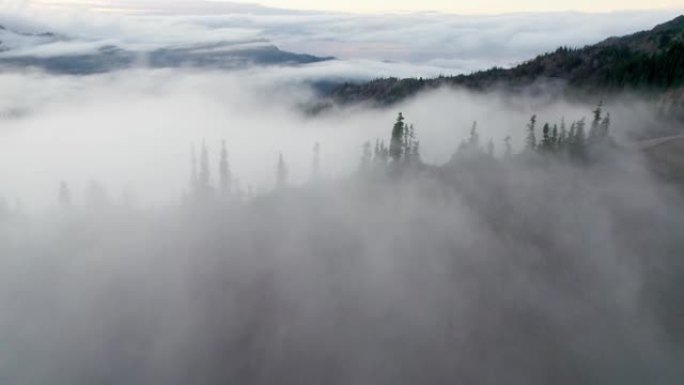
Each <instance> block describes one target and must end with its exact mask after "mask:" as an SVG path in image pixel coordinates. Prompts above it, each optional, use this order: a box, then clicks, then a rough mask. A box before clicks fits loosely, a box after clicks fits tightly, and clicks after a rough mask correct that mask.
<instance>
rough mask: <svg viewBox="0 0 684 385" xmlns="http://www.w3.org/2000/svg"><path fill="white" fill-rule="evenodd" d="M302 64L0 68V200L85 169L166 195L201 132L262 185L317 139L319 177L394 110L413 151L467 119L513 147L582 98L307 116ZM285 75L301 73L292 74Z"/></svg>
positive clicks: (447, 153)
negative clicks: (414, 140) (413, 139)
mask: <svg viewBox="0 0 684 385" xmlns="http://www.w3.org/2000/svg"><path fill="white" fill-rule="evenodd" d="M307 71H312V70H311V69H301V70H299V71H298V70H297V69H296V68H279V67H275V68H262V69H252V70H246V71H242V72H236V73H222V72H215V73H211V72H193V71H177V70H138V71H122V72H117V73H112V74H106V75H98V76H89V77H78V76H76V77H70V76H50V75H45V74H41V73H23V74H22V73H6V74H2V75H0V85H1V86H2V87H1V88H0V89H1V91H0V102H1V103H2V105H3V107H4V109H5V111H7V112H8V117H7V118H6V119H4V120H3V121H2V125H1V126H0V139H1V140H0V164H2V165H3V166H2V167H0V180H2V181H3V182H2V184H1V185H0V191H1V193H2V195H4V196H5V197H7V199H9V200H11V201H14V200H16V199H20V200H22V201H24V202H25V203H26V204H27V205H28V206H40V207H45V206H49V205H54V204H55V203H56V201H55V189H56V186H57V185H58V183H59V182H60V181H62V180H63V181H66V182H68V183H69V184H70V185H73V186H72V187H73V188H74V189H75V193H76V194H75V195H76V197H77V198H78V194H79V193H80V191H83V189H84V188H85V187H86V186H87V185H88V184H89V183H90V181H92V180H98V179H101V182H102V183H105V184H106V185H107V186H108V187H109V189H111V193H113V194H114V195H115V196H119V195H120V194H121V191H123V190H127V191H129V192H131V193H133V194H134V195H135V196H136V198H137V199H138V200H140V201H141V202H142V203H146V204H159V203H169V202H174V201H177V200H178V199H179V197H180V195H181V194H182V192H183V190H184V188H185V187H186V186H187V180H188V179H187V178H188V177H189V175H190V164H191V148H192V146H193V145H194V146H195V147H196V149H197V150H199V146H200V145H201V143H202V142H205V143H206V144H207V146H208V148H209V151H210V157H211V163H212V171H215V170H213V169H214V168H215V166H216V164H217V162H218V155H219V144H220V142H221V140H226V142H227V149H228V151H229V158H230V163H231V168H232V171H233V174H234V175H235V176H236V177H237V178H239V179H240V182H241V184H242V185H243V187H244V188H247V187H248V186H251V187H252V188H253V189H255V190H259V191H262V192H263V191H268V190H270V189H271V188H272V187H273V184H274V181H275V164H276V161H277V156H278V154H279V153H283V155H284V156H285V158H286V160H287V163H288V165H289V166H290V167H289V168H290V171H291V172H290V174H291V175H290V178H291V181H293V182H294V183H301V182H304V181H306V180H307V179H308V178H309V175H310V163H311V159H312V147H313V145H314V144H315V143H316V142H319V143H320V145H321V147H322V165H321V167H322V169H323V171H324V174H325V176H326V177H329V178H333V179H334V178H339V177H342V176H345V175H348V174H349V173H350V172H352V171H354V170H356V169H357V168H358V166H359V159H360V156H361V147H362V145H363V143H364V142H366V141H368V140H370V141H375V140H376V139H382V140H385V141H388V140H389V137H388V133H389V132H390V131H391V127H392V124H393V122H394V118H395V117H396V114H397V113H398V112H399V111H401V112H403V113H404V114H405V115H406V116H407V117H408V120H409V122H410V123H413V124H414V125H415V126H416V130H417V133H418V135H419V137H420V140H421V145H422V147H423V148H424V151H423V157H424V160H425V161H426V162H428V163H432V164H442V163H445V162H446V161H447V160H449V158H450V157H451V155H452V154H453V152H454V151H455V150H456V148H457V147H458V144H459V142H460V141H461V140H463V139H465V138H466V137H467V136H468V134H469V131H470V126H471V125H472V122H473V121H477V122H478V124H479V125H480V128H481V130H482V133H481V135H482V136H483V140H484V141H487V140H489V139H492V140H493V141H494V142H495V144H496V145H497V146H498V151H499V152H501V151H503V139H504V138H505V137H507V136H511V137H512V138H513V145H514V147H517V148H518V149H520V148H522V145H523V139H524V136H525V124H526V122H527V120H528V119H529V116H531V115H532V114H538V115H539V119H540V121H549V122H559V121H560V120H561V119H562V118H566V120H568V121H570V120H574V119H579V118H581V117H583V116H586V115H588V113H590V112H591V108H592V107H591V105H589V104H587V105H576V104H571V103H568V102H564V101H562V100H547V99H546V98H545V97H543V96H541V97H540V96H537V97H532V96H530V97H526V98H511V97H510V96H505V95H501V94H498V93H496V92H493V93H488V94H470V93H467V92H465V91H459V90H447V89H441V90H436V91H434V92H431V93H427V94H422V95H421V96H420V97H419V98H416V99H413V100H409V101H407V102H405V103H403V104H401V105H398V106H394V107H392V108H390V109H386V110H379V109H368V108H364V107H363V106H356V107H349V108H334V109H331V110H329V111H326V113H323V114H320V115H319V116H316V117H311V116H309V115H308V114H307V113H306V112H305V111H306V109H305V108H304V106H306V105H308V104H311V103H314V102H315V101H316V100H317V99H316V98H317V96H316V94H315V93H314V92H313V91H312V90H310V89H309V88H308V87H307V86H306V85H305V84H304V83H303V82H304V79H306V77H307V76H310V75H309V74H308V73H307ZM314 71H315V70H314ZM294 75H296V76H299V78H300V80H292V79H293V78H294ZM295 79H296V78H295ZM614 104H615V105H614V106H609V107H612V110H613V115H614V117H613V119H614V121H615V126H616V127H618V129H617V130H616V132H615V134H616V135H617V137H618V138H619V137H620V136H621V134H622V133H623V132H624V131H627V130H629V129H632V130H634V129H638V128H640V127H647V126H650V125H653V124H654V121H655V117H654V116H653V114H652V113H651V111H650V110H648V108H649V107H648V104H646V103H644V102H640V101H638V100H632V101H629V102H621V103H614ZM214 176H216V175H214Z"/></svg>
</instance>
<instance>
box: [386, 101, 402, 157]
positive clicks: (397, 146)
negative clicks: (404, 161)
mask: <svg viewBox="0 0 684 385" xmlns="http://www.w3.org/2000/svg"><path fill="white" fill-rule="evenodd" d="M405 130H406V125H405V124H404V115H402V113H401V112H400V113H399V115H398V116H397V121H396V123H394V127H393V128H392V139H391V140H390V147H389V156H390V158H392V160H393V161H394V162H398V161H399V160H400V159H401V156H402V151H403V149H404V143H403V140H404V131H405Z"/></svg>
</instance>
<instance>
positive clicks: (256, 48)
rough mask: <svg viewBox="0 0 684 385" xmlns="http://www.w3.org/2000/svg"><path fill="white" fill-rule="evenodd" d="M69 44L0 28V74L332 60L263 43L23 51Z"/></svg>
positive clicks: (60, 38)
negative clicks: (35, 70)
mask: <svg viewBox="0 0 684 385" xmlns="http://www.w3.org/2000/svg"><path fill="white" fill-rule="evenodd" d="M70 41H71V39H70V38H69V37H67V36H61V35H57V34H54V33H51V32H42V33H33V32H31V33H28V32H18V31H13V30H10V29H8V28H6V27H4V26H2V25H0V70H2V69H6V70H15V69H25V68H38V69H41V70H44V71H47V72H50V73H57V74H70V75H88V74H95V73H104V72H109V71H115V70H121V69H127V68H136V67H144V68H179V67H184V68H186V67H187V68H210V69H223V70H226V69H240V68H245V67H247V66H250V65H295V64H308V63H316V62H321V61H326V60H332V59H334V58H332V57H318V56H314V55H308V54H300V53H293V52H288V51H283V50H281V49H279V48H278V47H276V46H275V45H273V44H271V43H269V42H268V41H267V40H264V39H251V40H245V41H213V42H206V43H193V44H187V45H170V46H165V47H158V48H153V49H146V50H133V49H127V48H123V47H119V46H117V45H112V44H102V45H99V46H96V48H94V49H91V50H89V51H88V50H85V51H83V52H69V53H63V54H58V53H55V54H32V53H31V50H30V49H29V50H28V51H26V50H25V49H26V48H27V47H28V48H33V49H36V48H42V47H49V45H50V44H53V43H56V42H62V43H63V42H67V43H68V42H70ZM22 49H24V50H22Z"/></svg>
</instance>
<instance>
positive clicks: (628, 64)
mask: <svg viewBox="0 0 684 385" xmlns="http://www.w3.org/2000/svg"><path fill="white" fill-rule="evenodd" d="M540 83H544V84H545V85H548V84H552V85H554V86H555V87H556V89H558V90H561V91H562V92H564V93H578V92H579V93H584V92H597V91H598V92H602V93H610V92H618V91H623V90H629V89H634V90H640V91H655V92H663V91H672V90H675V89H678V88H679V87H682V86H684V15H683V16H679V17H677V18H675V19H673V20H671V21H669V22H667V23H664V24H660V25H658V26H656V27H655V28H653V29H652V30H650V31H642V32H637V33H634V34H631V35H627V36H623V37H611V38H609V39H606V40H604V41H602V42H600V43H598V44H595V45H589V46H585V47H583V48H568V47H561V48H558V49H557V50H556V51H554V52H551V53H547V54H543V55H540V56H537V57H536V58H534V59H532V60H529V61H527V62H524V63H522V64H520V65H518V66H516V67H513V68H510V69H504V68H496V67H495V68H492V69H489V70H485V71H479V72H474V73H471V74H468V75H458V76H445V77H438V78H432V79H422V78H420V79H416V78H406V79H397V78H383V79H376V80H373V81H370V82H367V83H360V84H359V83H345V84H342V85H340V86H338V87H336V88H334V89H332V90H331V91H330V92H328V94H327V96H328V97H329V98H330V99H332V100H333V101H335V102H338V103H342V104H348V103H358V102H370V103H373V104H376V105H381V106H382V105H390V104H393V103H396V102H398V101H401V100H403V99H405V98H407V97H410V96H413V95H415V94H416V93H418V92H420V91H423V90H428V89H434V88H437V87H441V86H457V87H465V88H468V89H472V90H489V89H495V88H502V89H505V90H511V91H517V90H520V89H522V88H526V87H530V86H534V85H535V84H540ZM675 94H676V92H675ZM674 100H675V102H682V103H684V99H682V100H679V101H677V97H675V99H674Z"/></svg>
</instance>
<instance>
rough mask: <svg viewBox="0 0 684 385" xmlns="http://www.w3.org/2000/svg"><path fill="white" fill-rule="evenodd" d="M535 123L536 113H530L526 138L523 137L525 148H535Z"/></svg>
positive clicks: (529, 149) (530, 149)
mask: <svg viewBox="0 0 684 385" xmlns="http://www.w3.org/2000/svg"><path fill="white" fill-rule="evenodd" d="M536 124H537V115H532V117H531V118H530V122H529V123H528V124H527V138H526V139H525V148H526V149H527V150H528V151H532V150H534V149H536V148H537V137H536V135H535V132H534V130H535V126H536Z"/></svg>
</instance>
